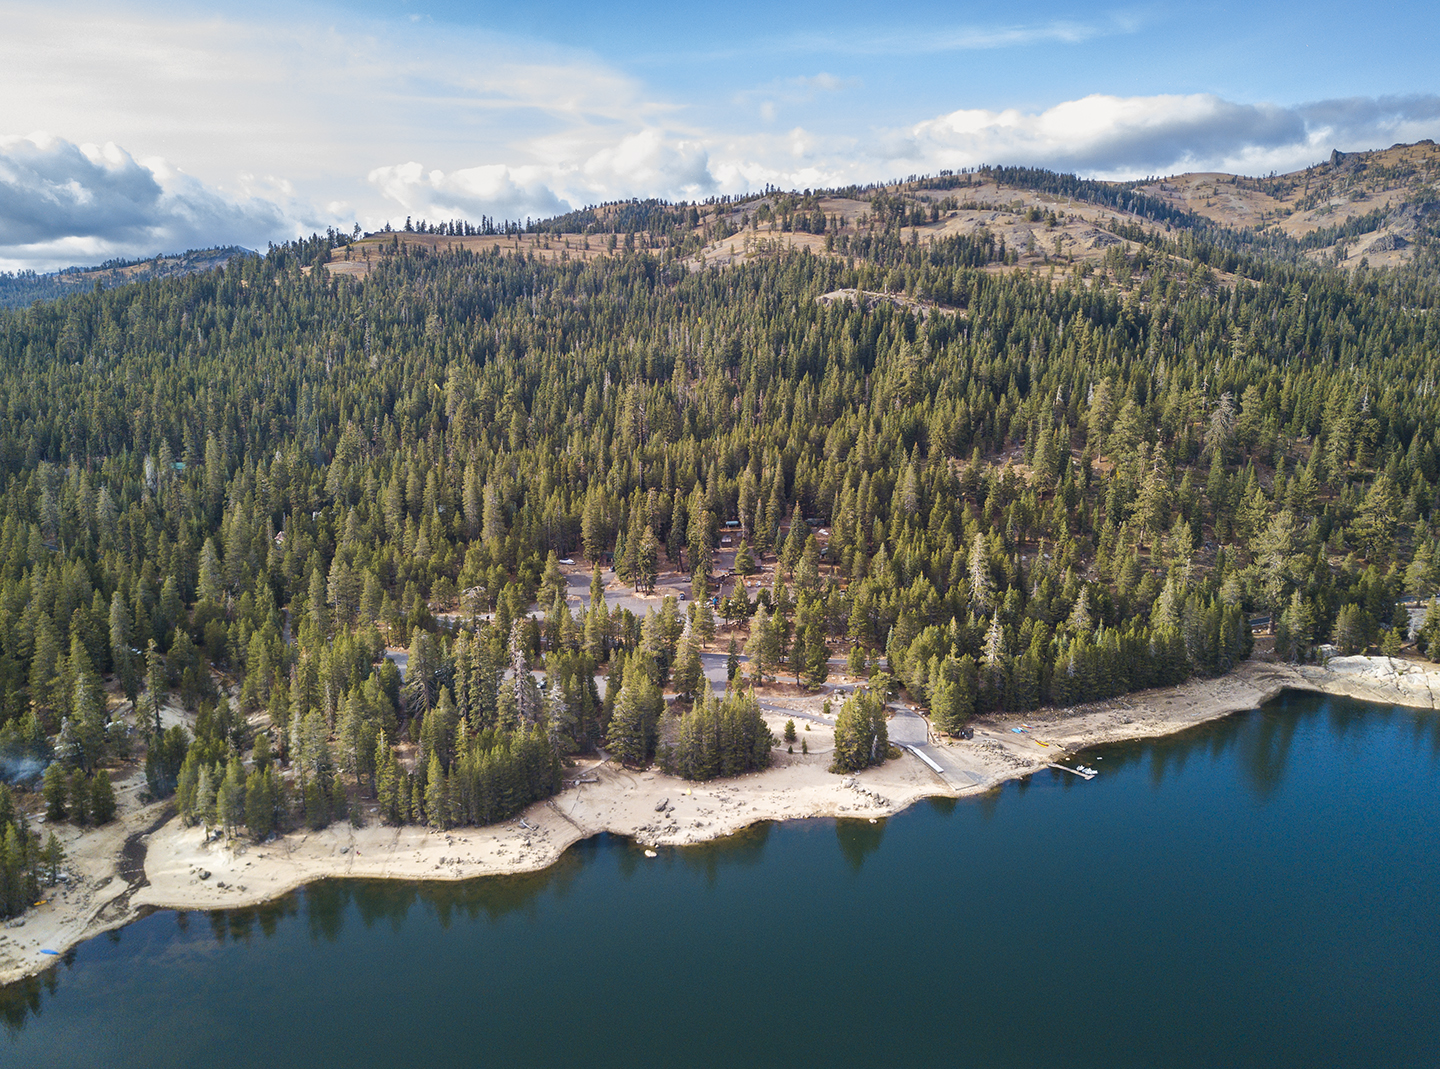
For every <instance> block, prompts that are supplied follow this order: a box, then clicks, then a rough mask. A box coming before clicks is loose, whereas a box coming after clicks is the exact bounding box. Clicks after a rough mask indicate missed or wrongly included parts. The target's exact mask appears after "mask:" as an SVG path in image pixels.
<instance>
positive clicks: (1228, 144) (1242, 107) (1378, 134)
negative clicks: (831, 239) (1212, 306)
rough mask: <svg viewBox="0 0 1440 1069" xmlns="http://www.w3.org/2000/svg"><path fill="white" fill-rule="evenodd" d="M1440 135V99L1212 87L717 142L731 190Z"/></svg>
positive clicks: (1088, 170) (1211, 156)
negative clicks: (835, 133) (1306, 96)
mask: <svg viewBox="0 0 1440 1069" xmlns="http://www.w3.org/2000/svg"><path fill="white" fill-rule="evenodd" d="M1425 137H1431V138H1434V137H1440V97H1437V96H1410V97H1387V98H1357V99H1345V100H1327V101H1318V102H1314V103H1308V104H1300V105H1294V106H1289V107H1285V106H1280V105H1275V104H1264V103H1261V104H1237V103H1234V102H1232V101H1227V100H1225V99H1223V98H1221V97H1218V96H1215V95H1213V94H1192V95H1185V96H1178V95H1159V96H1147V97H1116V96H1107V95H1101V94H1095V95H1091V96H1087V97H1084V98H1081V99H1079V100H1071V101H1065V102H1063V103H1060V104H1056V105H1055V106H1053V107H1050V108H1047V109H1045V110H1043V111H1022V110H1019V109H1006V110H1002V111H990V110H982V109H961V110H958V111H953V112H950V113H948V114H945V115H940V116H937V117H935V118H931V119H925V120H922V121H920V122H917V123H914V124H913V125H910V126H905V127H898V128H893V129H888V130H876V131H872V132H871V133H870V134H868V135H862V136H854V137H844V138H837V137H825V136H820V135H816V134H812V133H809V132H807V131H805V130H804V129H795V130H792V131H790V132H788V133H786V134H784V135H752V136H749V137H744V138H739V139H736V140H735V141H734V142H732V143H731V144H730V145H728V146H727V147H726V148H725V149H723V150H722V149H720V148H712V150H711V158H712V160H713V161H714V162H713V164H712V171H713V172H714V173H715V175H716V177H717V181H718V183H719V184H720V185H721V186H722V187H723V188H725V189H727V190H730V189H732V188H735V187H737V186H740V185H745V184H748V185H750V186H751V187H753V186H754V185H756V184H759V183H762V182H772V183H774V184H776V185H780V186H811V187H814V186H817V185H819V186H824V185H843V184H846V183H849V182H871V181H878V180H883V179H886V178H895V177H902V176H904V175H908V174H918V173H932V174H933V173H934V172H936V171H939V170H941V169H944V168H957V169H958V168H961V167H972V166H976V165H978V164H984V163H992V164H1027V165H1031V166H1039V167H1048V168H1053V169H1056V170H1064V171H1076V172H1079V173H1081V174H1085V175H1090V176H1095V177H1104V178H1117V179H1121V178H1137V177H1143V176H1146V175H1150V174H1174V173H1177V172H1180V171H1208V170H1219V171H1232V172H1238V173H1242V174H1263V173H1266V172H1268V171H1272V170H1275V171H1286V170H1293V169H1297V168H1300V167H1304V166H1306V165H1308V164H1311V163H1314V162H1316V161H1318V160H1322V159H1324V158H1325V157H1327V156H1328V155H1329V154H1330V150H1331V149H1332V148H1339V149H1341V150H1342V151H1350V150H1356V149H1368V148H1383V147H1386V146H1388V145H1390V144H1391V143H1393V142H1398V141H1416V140H1419V139H1421V138H1425Z"/></svg>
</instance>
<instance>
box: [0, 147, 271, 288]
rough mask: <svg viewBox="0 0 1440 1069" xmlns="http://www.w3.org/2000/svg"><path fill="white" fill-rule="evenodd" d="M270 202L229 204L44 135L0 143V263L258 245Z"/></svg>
mask: <svg viewBox="0 0 1440 1069" xmlns="http://www.w3.org/2000/svg"><path fill="white" fill-rule="evenodd" d="M285 229H287V220H286V219H285V216H284V214H283V213H282V211H281V210H280V208H279V207H278V206H277V205H275V204H274V203H272V202H270V201H267V200H263V199H259V198H246V199H243V200H230V199H227V198H225V197H223V196H221V195H220V194H218V193H216V192H215V191H214V190H211V189H209V188H207V187H206V186H205V185H204V184H203V183H201V182H199V181H197V180H196V179H194V178H192V177H190V176H189V175H186V174H183V173H181V172H180V171H178V170H176V169H174V168H173V167H171V166H170V165H169V164H167V163H166V162H165V161H164V160H162V159H151V160H146V161H137V160H136V159H134V158H133V157H132V156H131V155H130V154H129V153H128V152H126V151H125V150H124V149H122V148H120V147H118V146H117V145H115V144H113V143H110V144H106V145H104V146H96V145H76V144H73V143H71V142H69V141H65V140H62V139H60V138H51V137H46V136H44V135H34V136H32V137H23V138H22V137H6V138H0V263H4V264H6V265H7V266H26V267H40V268H48V267H56V266H64V265H67V264H70V263H74V262H76V259H77V257H78V258H80V259H81V260H94V259H97V258H98V259H107V258H109V257H113V256H137V255H150V254H152V253H154V252H157V251H161V250H180V249H185V248H191V247H196V246H201V245H215V244H231V243H234V244H263V243H264V242H265V241H267V240H268V239H269V238H271V237H273V236H274V235H276V234H277V233H278V232H281V231H283V230H285Z"/></svg>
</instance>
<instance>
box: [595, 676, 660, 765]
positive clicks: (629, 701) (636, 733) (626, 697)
mask: <svg viewBox="0 0 1440 1069" xmlns="http://www.w3.org/2000/svg"><path fill="white" fill-rule="evenodd" d="M643 686H644V684H643V683H642V682H641V681H639V680H636V681H634V682H633V683H632V682H631V681H629V680H627V681H626V683H625V685H624V686H623V687H621V688H620V696H619V697H618V698H617V699H616V701H615V713H614V715H613V716H611V718H610V731H609V733H608V734H607V735H606V737H605V746H606V748H607V749H608V750H609V751H610V753H611V754H612V755H613V756H614V757H615V758H616V760H618V761H619V762H620V763H621V764H623V765H627V766H628V767H630V768H642V767H644V766H645V765H646V764H648V763H649V761H650V753H649V747H648V741H649V740H648V739H647V737H646V736H647V732H646V711H645V707H644V702H643V696H642V694H641V693H640V692H641V690H642V689H643Z"/></svg>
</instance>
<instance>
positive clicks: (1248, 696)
mask: <svg viewBox="0 0 1440 1069" xmlns="http://www.w3.org/2000/svg"><path fill="white" fill-rule="evenodd" d="M1287 688H1290V689H1296V690H1309V691H1317V692H1320V693H1325V694H1334V695H1343V696H1346V697H1353V698H1358V699H1362V700H1365V701H1371V702H1377V703H1384V704H1392V705H1405V706H1411V707H1416V708H1423V709H1434V708H1436V707H1437V705H1436V694H1437V692H1440V666H1430V665H1428V664H1422V663H1420V662H1416V661H1408V660H1401V659H1390V658H1385V657H1345V658H1337V659H1335V660H1333V661H1331V662H1330V663H1329V664H1328V665H1326V666H1324V667H1317V666H1302V667H1296V666H1291V665H1281V664H1275V663H1270V662H1266V661H1261V660H1252V661H1249V662H1247V663H1245V664H1243V665H1242V666H1241V667H1240V668H1239V669H1237V670H1236V671H1235V672H1233V673H1231V674H1230V675H1227V676H1224V677H1221V678H1219V679H1205V680H1194V681H1191V682H1188V683H1185V684H1183V685H1181V686H1179V687H1170V688H1165V689H1160V690H1151V691H1143V692H1137V693H1135V694H1130V695H1126V696H1124V697H1122V698H1117V699H1114V700H1112V701H1108V702H1101V703H1095V704H1092V705H1086V706H1078V707H1075V708H1073V709H1063V710H1062V709H1043V710H1038V711H1035V712H1032V713H1026V714H1015V715H1005V716H992V717H981V718H979V719H977V720H976V721H974V725H973V726H974V729H975V731H974V738H973V739H970V740H964V741H961V740H941V739H936V738H935V737H934V736H933V734H932V736H931V738H930V741H929V744H928V746H927V747H926V749H927V750H928V752H929V753H931V754H932V755H934V756H935V757H938V758H939V759H940V763H941V764H942V765H943V766H944V768H945V770H946V773H945V774H943V775H942V774H941V773H938V772H936V771H935V770H934V769H933V768H932V767H930V765H928V764H927V763H925V762H924V761H922V760H921V759H920V758H919V757H917V756H916V755H915V754H913V753H911V752H908V751H907V752H904V753H903V754H902V756H900V757H898V758H896V759H893V760H891V761H888V762H886V763H885V764H884V765H883V766H881V767H879V768H873V769H869V770H867V771H865V772H862V773H860V774H858V775H855V776H838V775H834V774H832V773H830V772H828V771H827V766H828V765H829V762H830V750H831V749H832V747H833V742H834V739H833V728H832V727H831V724H833V718H831V719H830V720H829V721H828V722H827V721H826V719H825V718H824V716H823V715H822V714H821V712H820V710H821V706H822V703H823V699H824V696H823V695H817V696H807V695H800V694H798V693H787V692H784V691H783V690H780V689H778V688H777V692H776V693H774V694H767V693H763V692H762V699H763V703H764V707H765V711H766V716H767V720H768V721H769V722H770V726H771V729H772V730H773V731H774V732H775V734H776V736H777V737H778V736H779V735H780V733H781V731H782V730H783V727H784V724H785V721H786V719H787V718H789V717H792V716H793V717H794V718H795V720H796V726H797V728H798V729H800V730H799V735H800V739H803V740H804V741H805V742H806V744H807V745H808V748H809V750H810V752H809V754H801V753H800V752H799V751H800V743H799V741H798V740H797V742H796V745H795V747H794V749H795V751H796V752H794V753H793V754H792V753H787V752H786V750H785V748H784V747H782V748H781V749H779V750H777V751H776V753H775V764H774V766H773V767H772V768H770V769H769V770H767V771H765V772H761V773H755V774H752V775H747V776H741V777H738V778H735V779H727V780H714V781H711V782H708V783H699V784H692V783H688V782H686V781H684V780H681V779H677V778H675V777H671V776H666V775H663V774H661V773H659V772H656V771H646V772H632V771H629V770H627V769H624V768H622V767H619V766H617V765H614V764H612V763H609V762H597V761H595V760H589V761H581V762H579V763H577V764H576V766H575V767H574V768H573V769H570V770H567V786H566V789H565V790H563V791H562V792H561V793H560V794H558V795H556V796H555V797H554V798H551V799H549V800H548V801H545V802H541V803H537V804H536V805H533V806H531V807H530V808H529V809H528V810H527V811H526V812H525V813H524V814H523V815H522V816H521V817H519V818H517V819H514V820H510V821H507V822H505V823H503V824H497V825H492V826H489V827H483V828H455V829H451V830H449V831H445V832H439V831H431V830H428V829H425V828H420V827H402V828H393V827H387V826H384V825H382V824H380V823H379V821H378V819H376V818H375V817H374V816H373V815H372V814H371V813H370V812H369V811H368V809H367V814H366V815H367V823H366V826H365V827H362V828H358V829H357V828H352V827H351V826H350V825H349V824H340V825H335V826H333V827H331V828H327V829H326V830H324V831H322V832H318V833H315V832H305V831H297V832H293V833H291V834H289V835H286V836H283V837H281V838H278V839H275V840H272V841H270V842H266V843H260V844H256V843H253V842H251V841H250V840H248V839H237V840H234V841H232V842H230V843H226V842H225V841H224V840H223V839H212V840H210V841H208V842H207V841H205V839H204V836H203V833H202V831H201V829H200V828H198V827H197V828H187V827H184V826H183V825H182V824H181V822H180V821H179V820H178V819H176V818H175V817H174V815H173V808H172V807H171V805H170V803H164V802H162V803H153V804H150V805H142V804H140V802H139V800H138V799H139V792H140V790H141V788H142V787H143V785H144V778H143V775H142V774H140V773H138V772H137V773H135V774H134V775H131V776H130V777H128V778H127V779H125V780H123V781H121V782H119V783H118V784H117V794H118V796H119V802H120V810H119V812H120V816H119V818H118V819H117V820H115V821H114V822H112V823H111V824H109V825H106V826H105V827H103V828H98V829H89V830H85V831H83V832H81V831H79V830H77V829H73V828H71V827H69V826H68V825H61V826H59V827H57V828H56V829H54V830H55V831H56V832H57V834H58V835H60V836H61V838H62V840H63V841H64V842H65V847H66V852H67V862H66V866H65V868H66V871H67V872H68V874H69V877H70V878H69V880H68V881H65V882H62V883H61V884H59V885H57V886H56V887H54V888H47V889H45V890H44V891H43V892H42V894H43V904H42V905H39V906H37V907H36V908H34V909H32V910H31V911H29V912H28V913H26V914H25V916H24V917H23V918H20V920H21V921H22V922H23V923H19V924H17V923H16V922H15V921H11V922H10V923H9V924H7V925H6V926H5V927H4V928H0V983H8V982H10V981H13V980H16V979H19V978H21V977H23V976H26V975H30V974H32V973H36V972H39V971H41V970H43V969H44V968H46V967H47V966H49V965H52V964H54V962H55V961H56V960H57V958H56V956H55V955H52V954H44V953H42V951H46V950H50V951H56V952H58V953H60V954H63V953H64V952H65V951H66V950H67V949H69V948H70V947H72V946H74V945H75V944H77V943H79V942H82V941H84V940H86V939H89V938H91V937H93V936H95V935H97V934H100V933H101V932H104V931H107V930H109V929H112V928H116V927H119V926H121V925H123V924H126V923H128V922H130V921H131V920H134V919H136V918H137V917H139V916H141V915H143V912H144V911H146V910H150V909H167V908H168V909H216V908H226V907H236V906H247V905H254V904H257V903H259V902H263V901H265V900H267V899H270V898H274V897H276V896H278V895H281V894H284V893H286V892H288V891H291V890H294V889H295V888H297V887H300V886H302V885H304V884H306V883H310V882H313V881H315V880H319V879H324V878H326V877H336V876H340V877H373V878H383V879H406V880H422V879H423V880H462V879H470V878H472V877H476V876H485V875H498V874H504V873H519V872H532V871H535V870H538V869H543V868H545V867H547V866H549V865H551V864H553V863H554V862H555V861H556V860H557V859H558V858H559V857H560V855H561V854H563V853H564V851H565V850H566V849H567V848H568V847H569V846H570V845H571V844H573V843H575V842H577V841H579V840H581V839H585V838H588V837H590V836H592V835H597V834H599V833H601V832H610V833H613V834H617V835H624V836H628V837H630V838H632V839H634V840H635V841H636V842H637V843H639V844H641V845H643V846H645V847H647V848H650V849H655V850H659V849H664V848H667V847H677V846H683V845H685V844H688V843H696V842H703V841H706V840H710V839H716V838H720V837H722V836H725V835H730V834H733V833H734V832H737V831H739V830H741V829H742V828H745V827H746V826H748V825H750V824H754V823H756V822H757V821H763V820H802V819H813V818H818V817H850V818H860V819H866V818H871V819H880V818H883V817H887V816H891V815H893V814H895V813H898V812H900V811H901V810H903V809H905V808H906V807H907V806H909V805H911V804H912V803H914V802H915V801H917V800H919V799H921V798H927V797H934V796H947V797H960V796H964V795H970V794H978V793H983V792H985V791H990V790H993V789H994V788H995V787H997V786H998V785H1000V784H1001V783H1004V782H1005V781H1007V780H1010V779H1014V778H1017V777H1020V776H1026V775H1029V774H1031V773H1033V772H1035V771H1037V770H1039V769H1041V768H1044V767H1046V766H1047V765H1050V764H1053V763H1059V762H1061V761H1063V760H1065V759H1066V758H1068V757H1070V756H1073V755H1074V754H1076V753H1077V752H1078V751H1080V750H1083V749H1084V748H1086V747H1090V746H1095V745H1100V744H1104V743H1109V742H1119V741H1123V740H1129V739H1143V738H1153V737H1158V736H1162V735H1168V734H1172V733H1174V732H1178V731H1184V730H1186V729H1187V728H1191V727H1194V726H1196V725H1198V724H1203V723H1205V722H1207V721H1210V720H1214V719H1217V718H1219V717H1222V716H1225V715H1227V714H1230V713H1233V712H1238V711H1242V710H1247V709H1254V708H1256V707H1257V706H1259V705H1261V704H1262V703H1264V702H1265V701H1267V700H1269V699H1270V698H1272V697H1274V696H1275V695H1277V694H1278V693H1280V691H1282V690H1284V689H1287ZM1021 725H1023V726H1024V727H1025V728H1026V730H1025V731H1024V732H1023V733H1016V732H1014V731H1013V730H1012V729H1013V728H1014V727H1017V726H1021ZM42 830H43V829H42Z"/></svg>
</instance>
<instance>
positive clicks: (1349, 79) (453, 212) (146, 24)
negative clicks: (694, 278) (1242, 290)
mask: <svg viewBox="0 0 1440 1069" xmlns="http://www.w3.org/2000/svg"><path fill="white" fill-rule="evenodd" d="M0 27H3V31H0V270H20V269H33V270H38V271H46V270H53V269H55V268H58V267H61V266H66V265H70V264H92V263H98V262H100V261H103V260H106V259H109V258H112V257H135V256H150V255H154V254H156V253H160V252H172V251H183V250H184V249H187V248H201V247H207V246H212V245H224V244H241V245H245V246H247V247H251V248H261V249H263V248H264V247H265V246H266V244H267V243H268V242H270V241H282V240H285V239H287V238H291V237H295V236H298V235H301V234H308V233H310V232H312V231H315V230H324V229H325V227H327V226H337V227H340V228H343V229H345V230H349V229H350V228H351V226H353V225H354V224H356V223H358V224H359V225H360V226H361V227H362V228H363V229H365V230H374V229H378V228H379V227H381V226H383V225H384V224H385V223H386V222H390V223H392V224H394V225H397V226H398V225H401V224H403V222H404V220H405V218H406V217H407V216H410V217H414V218H426V219H432V220H433V219H451V218H468V219H470V220H473V221H478V219H479V217H480V216H481V215H488V216H491V217H494V218H497V219H523V218H525V217H528V216H534V217H537V218H538V217H543V216H548V215H553V214H557V213H559V212H564V211H568V210H570V209H571V208H576V207H582V206H584V205H586V204H593V203H598V202H603V201H608V200H617V199H621V198H628V197H652V196H653V197H664V198H667V199H670V200H695V199H703V198H706V197H710V196H715V195H719V194H727V193H730V194H733V193H743V192H747V191H751V190H757V189H760V188H763V187H764V186H765V185H766V184H767V183H768V184H772V185H775V186H779V187H782V188H793V189H805V188H821V187H831V186H836V185H843V184H848V183H851V182H860V183H864V182H874V181H884V180H887V179H893V178H903V177H905V176H907V175H911V174H927V173H932V174H933V173H934V172H936V171H939V170H941V169H942V168H961V167H971V166H976V165H979V164H982V163H998V164H1016V163H1018V164H1030V165H1035V166H1044V167H1051V168H1055V169H1058V170H1065V171H1076V172H1079V173H1081V174H1085V175H1092V176H1097V177H1105V178H1138V177H1145V176H1148V175H1163V174H1174V173H1179V172H1183V171H1195V170H1201V171H1205V170H1222V171H1229V172H1239V173H1245V174H1266V173H1269V172H1271V171H1280V172H1284V171H1287V170H1294V169H1297V168H1300V167H1304V166H1306V165H1308V164H1310V163H1314V162H1317V161H1320V160H1323V159H1326V158H1328V156H1329V155H1330V151H1331V150H1332V149H1335V148H1338V149H1341V150H1342V151H1353V150H1360V149H1369V148H1384V147H1387V146H1389V145H1391V144H1393V143H1396V142H1402V141H1415V140H1419V139H1420V138H1425V137H1430V138H1440V63H1436V62H1435V58H1434V57H1435V55H1436V45H1437V44H1440V8H1437V6H1436V5H1435V4H1434V3H1433V0H1432V2H1430V3H1421V2H1415V0H1392V2H1389V3H1387V4H1385V5H1383V6H1377V7H1376V8H1375V9H1373V10H1367V9H1365V8H1362V6H1361V5H1356V4H1339V3H1330V2H1324V0H1321V2H1307V3H1297V2H1274V0H1253V2H1248V3H1231V2H1216V3H1211V2H1206V0H1196V2H1188V3H1183V4H1181V3H1169V4H1155V3H1136V4H1122V5H1116V6H1105V5H1104V3H1103V0H1101V2H1100V3H1096V4H1086V5H1080V4H1074V3H1060V2H1055V0H1049V2H1045V0H1041V2H1027V0H1019V2H1014V3H1010V4H1006V5H1001V4H978V3H969V2H952V3H931V2H925V0H919V2H915V0H891V2H889V3H883V4H882V3H873V2H872V3H851V2H849V0H835V2H831V3H826V4H818V3H809V2H804V3H775V2H773V0H772V2H768V3H762V2H758V0H731V2H728V3H726V4H723V5H701V4H674V3H658V2H650V3H634V4H611V3H603V2H600V0H591V2H588V3H576V2H570V0H528V2H524V3H519V2H515V0H509V2H507V3H503V4H502V3H465V2H460V0H358V2H353V3H324V2H312V0H288V2H279V0H250V2H247V3H232V2H212V3H208V4H198V3H191V2H188V0H169V2H166V3H163V4H162V3H157V2H155V0H150V2H144V0H140V2H135V0H110V2H107V3H104V4H103V5H102V4H94V5H90V4H83V3H67V2H64V0H58V2H53V3H45V4H42V3H39V2H38V0H37V2H31V3H13V2H9V0H0Z"/></svg>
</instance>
